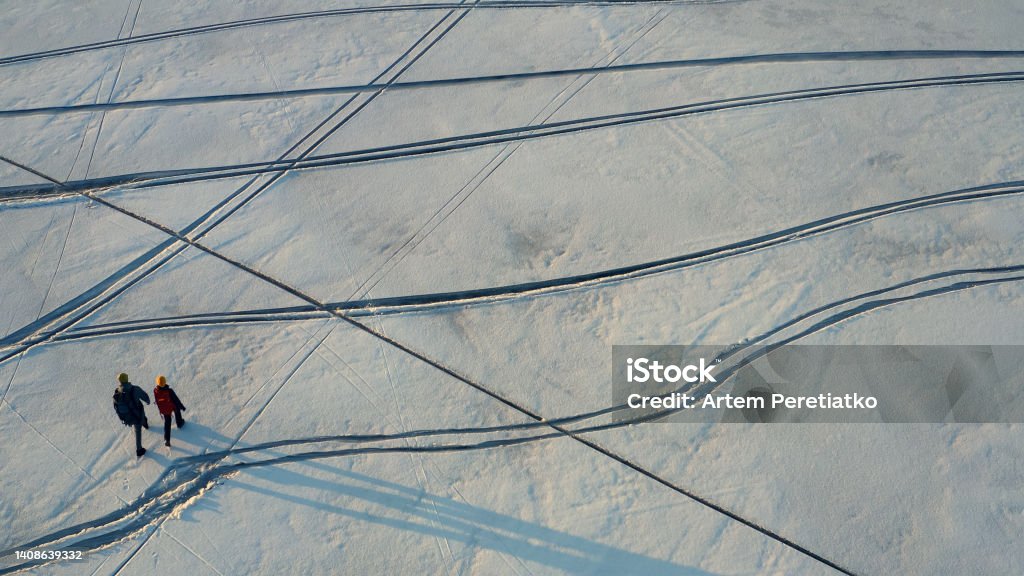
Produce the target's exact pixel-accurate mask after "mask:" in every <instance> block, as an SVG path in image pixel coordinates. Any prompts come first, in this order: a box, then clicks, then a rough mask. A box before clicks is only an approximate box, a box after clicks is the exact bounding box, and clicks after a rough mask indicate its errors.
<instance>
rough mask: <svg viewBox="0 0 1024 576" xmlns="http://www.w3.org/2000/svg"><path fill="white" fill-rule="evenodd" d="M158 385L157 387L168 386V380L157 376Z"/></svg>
mask: <svg viewBox="0 0 1024 576" xmlns="http://www.w3.org/2000/svg"><path fill="white" fill-rule="evenodd" d="M156 385H157V386H167V378H164V377H163V376H157V377H156Z"/></svg>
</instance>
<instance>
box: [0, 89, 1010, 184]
mask: <svg viewBox="0 0 1024 576" xmlns="http://www.w3.org/2000/svg"><path fill="white" fill-rule="evenodd" d="M1021 81H1024V71H1020V72H997V73H989V74H969V75H957V76H933V77H925V78H914V79H908V80H895V81H883V82H868V83H862V84H844V85H836V86H825V87H818V88H807V89H800V90H789V91H783V92H771V93H765V94H756V95H751V96H739V97H733V98H725V99H719V100H709V101H703V102H695V103H690V104H681V105H677V106H670V107H662V108H653V109H646V110H639V111H631V112H621V113H615V114H606V115H601V116H592V117H587V118H578V119H573V120H563V121H559V122H551V123H546V124H536V125H529V126H520V127H516V128H506V129H501V130H490V131H485V132H477V133H472V134H463V135H458V136H450V137H445V138H435V139H430V140H423V141H418V142H410V143H404V144H394V145H389V146H380V147H375V148H367V149H361V150H353V151H348V152H338V153H334V154H324V155H317V156H308V157H306V158H305V159H303V160H301V161H296V160H273V161H261V162H248V163H241V164H233V165H222V166H209V167H199V168H179V169H172V170H156V171H148V172H136V173H132V174H119V175H114V176H105V177H100V178H92V179H85V180H77V181H71V182H66V183H64V184H63V185H62V186H59V185H56V184H53V185H25V186H8V187H4V188H0V203H3V202H11V201H25V200H34V199H41V198H48V197H65V196H68V195H71V194H74V193H77V192H81V191H93V192H100V191H104V190H109V189H115V188H121V189H134V188H150V187H157V186H167V185H173V184H183V183H189V182H202V181H209V180H220V179H224V178H234V177H237V176H248V175H260V174H268V173H269V174H273V173H279V172H286V171H291V170H309V169H315V168H323V167H329V166H343V165H348V164H362V163H367V162H380V161H386V160H397V159H402V158H412V157H417V156H424V155H431V154H439V153H443V152H454V151H459V150H467V149H471V148H479V147H482V146H491V145H496V144H504V143H508V142H517V141H524V140H533V139H538V138H546V137H552V136H560V135H566V134H575V133H580V132H587V131H591V130H597V129H603V128H611V127H617V126H628V125H632V124H638V123H642V122H652V121H657V120H668V119H675V118H682V117H686V116H692V115H697V114H708V113H714V112H723V111H727V110H736V109H742V108H750V107H754V106H765V105H772V104H782V103H787V102H798V101H806V100H812V99H821V98H831V97H837V96H852V95H858V94H869V93H877V92H890V91H897V90H913V89H923V88H935V87H952V86H979V85H989V84H1001V83H1016V82H1021Z"/></svg>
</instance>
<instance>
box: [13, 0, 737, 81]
mask: <svg viewBox="0 0 1024 576" xmlns="http://www.w3.org/2000/svg"><path fill="white" fill-rule="evenodd" d="M735 1H739V0H605V1H600V0H538V1H501V0H482V1H481V2H480V3H479V4H478V5H477V6H478V7H479V8H481V9H505V10H507V9H514V8H572V7H586V6H597V7H601V6H604V7H607V6H630V5H641V6H642V5H650V4H656V5H657V4H663V5H669V6H685V5H700V4H725V3H727V2H735ZM462 7H464V6H463V4H462V3H461V2H434V3H423V4H395V5H390V6H361V7H355V8H338V9H334V10H317V11H310V12H298V13H292V14H281V15H274V16H264V17H260V18H247V19H243V20H232V21H229V22H220V23H216V24H206V25H201V26H189V27H186V28H178V29H175V30H166V31H163V32H151V33H149V34H141V35H139V36H135V37H134V38H118V39H115V40H103V41H99V42H90V43H87V44H79V45H76V46H67V47H64V48H54V49H51V50H42V51H38V52H30V53H26V54H17V55H13V56H4V57H0V66H4V65H7V64H16V63H19V62H31V61H35V60H42V59H45V58H55V57H58V56H67V55H70V54H79V53H82V52H90V51H94V50H103V49H106V48H113V47H117V46H128V45H132V44H140V43H143V42H155V41H159V40H166V39H170V38H179V37H183V36H192V35H196V34H207V33H210V32H219V31H222V30H232V29H235V28H243V27H249V26H260V25H266V24H278V23H283V22H294V21H298V20H309V19H320V18H330V17H339V16H353V15H357V14H373V13H389V12H424V11H428V10H450V9H457V8H462Z"/></svg>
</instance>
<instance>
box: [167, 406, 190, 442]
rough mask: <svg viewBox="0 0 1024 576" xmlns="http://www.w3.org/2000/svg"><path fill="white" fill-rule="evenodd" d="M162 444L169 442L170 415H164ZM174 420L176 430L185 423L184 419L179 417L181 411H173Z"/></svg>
mask: <svg viewBox="0 0 1024 576" xmlns="http://www.w3.org/2000/svg"><path fill="white" fill-rule="evenodd" d="M163 416H164V442H170V441H171V415H170V414H164V415H163ZM174 420H175V422H177V424H178V428H181V426H182V425H183V424H184V423H185V419H184V418H182V417H181V410H175V411H174Z"/></svg>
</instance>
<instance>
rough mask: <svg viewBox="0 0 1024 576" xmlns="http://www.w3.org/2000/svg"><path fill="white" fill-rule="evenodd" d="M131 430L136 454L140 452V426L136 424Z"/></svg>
mask: <svg viewBox="0 0 1024 576" xmlns="http://www.w3.org/2000/svg"><path fill="white" fill-rule="evenodd" d="M132 428H135V451H136V452H138V451H139V450H142V424H141V423H139V424H136V425H134V426H132Z"/></svg>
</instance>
